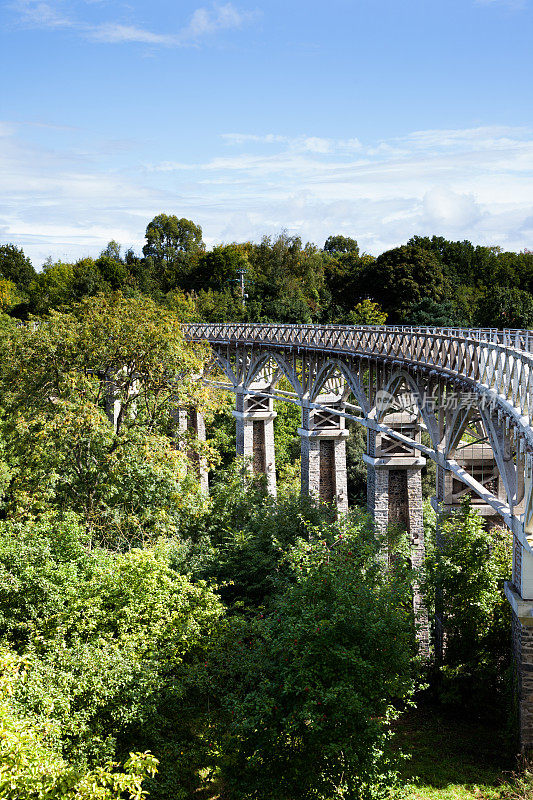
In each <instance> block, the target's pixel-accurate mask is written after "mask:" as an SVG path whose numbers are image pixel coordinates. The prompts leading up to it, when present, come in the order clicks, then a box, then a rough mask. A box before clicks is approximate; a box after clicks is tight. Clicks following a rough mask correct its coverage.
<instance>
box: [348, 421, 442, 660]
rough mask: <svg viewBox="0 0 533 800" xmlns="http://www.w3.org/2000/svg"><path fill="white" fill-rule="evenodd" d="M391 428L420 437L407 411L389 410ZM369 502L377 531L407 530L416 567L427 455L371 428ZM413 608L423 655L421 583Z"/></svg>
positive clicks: (425, 631) (425, 623)
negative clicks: (423, 469) (396, 527)
mask: <svg viewBox="0 0 533 800" xmlns="http://www.w3.org/2000/svg"><path fill="white" fill-rule="evenodd" d="M384 424H385V425H387V426H388V427H389V428H392V429H398V430H401V432H402V434H404V435H405V436H408V437H409V438H410V439H413V440H414V441H419V440H420V426H419V424H418V420H417V418H416V416H415V415H413V414H410V413H408V412H402V413H399V414H390V415H388V416H387V417H386V418H385V419H384ZM363 460H364V461H365V463H366V464H367V467H368V482H367V503H368V511H369V513H370V514H371V516H372V518H373V520H374V526H375V529H376V531H377V532H378V533H380V534H381V535H384V536H385V535H386V534H387V531H388V528H389V526H391V525H397V526H399V527H401V528H402V529H404V530H406V531H407V533H408V534H409V539H410V543H411V564H412V566H413V567H414V568H415V569H416V568H419V567H420V566H422V564H423V561H424V558H425V547H424V519H423V506H422V467H423V466H424V465H425V463H426V459H425V458H424V457H422V456H421V455H420V454H418V453H416V452H415V453H413V451H412V450H410V449H409V448H408V447H407V446H406V445H403V444H402V443H400V442H398V441H396V440H395V439H392V438H389V437H387V436H386V435H385V434H383V433H380V432H379V431H378V430H372V429H369V430H368V443H367V454H366V455H364V456H363ZM413 611H414V616H415V621H416V624H417V629H418V633H417V639H418V646H419V651H420V653H421V654H422V655H429V638H430V637H429V620H428V615H427V611H426V609H425V607H424V605H423V602H422V596H421V593H420V590H419V588H418V586H417V585H416V584H415V586H414V587H413Z"/></svg>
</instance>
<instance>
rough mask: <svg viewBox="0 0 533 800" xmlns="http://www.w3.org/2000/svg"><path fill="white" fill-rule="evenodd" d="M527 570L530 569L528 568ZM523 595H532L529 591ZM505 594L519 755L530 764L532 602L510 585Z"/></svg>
mask: <svg viewBox="0 0 533 800" xmlns="http://www.w3.org/2000/svg"><path fill="white" fill-rule="evenodd" d="M528 556H529V559H530V560H532V558H533V557H532V556H531V553H528ZM522 558H523V554H522ZM529 569H530V570H531V569H532V565H531V564H530V565H529ZM527 593H528V594H530V595H531V594H532V592H531V591H530V592H527ZM505 594H506V597H507V599H508V601H509V603H510V605H511V618H512V647H513V662H514V674H515V692H516V701H517V709H518V736H519V741H520V752H521V754H522V756H524V757H525V758H526V759H527V760H528V761H531V760H532V759H533V599H525V598H524V597H522V595H521V594H520V591H519V590H517V587H516V586H515V585H514V584H512V583H511V582H508V583H506V584H505Z"/></svg>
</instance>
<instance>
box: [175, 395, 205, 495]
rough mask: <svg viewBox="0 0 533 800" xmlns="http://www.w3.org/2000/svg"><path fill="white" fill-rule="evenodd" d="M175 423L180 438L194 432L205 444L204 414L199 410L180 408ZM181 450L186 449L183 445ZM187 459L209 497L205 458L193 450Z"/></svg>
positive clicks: (177, 410)
mask: <svg viewBox="0 0 533 800" xmlns="http://www.w3.org/2000/svg"><path fill="white" fill-rule="evenodd" d="M173 417H174V421H175V424H176V428H177V432H178V436H179V437H180V438H181V436H183V434H185V433H187V431H192V432H193V433H194V434H195V436H196V438H197V439H198V441H200V442H205V440H206V435H205V421H204V417H203V414H202V413H201V412H200V411H198V409H197V408H194V407H193V406H191V407H189V408H181V407H178V408H176V409H175V411H174V412H173ZM180 449H185V447H184V446H183V445H180ZM187 457H188V459H189V462H190V464H191V466H192V467H193V469H194V470H195V471H196V473H197V475H198V480H199V482H200V491H201V493H202V494H203V495H205V496H207V495H208V494H209V479H208V469H207V463H206V460H205V458H203V457H202V456H201V455H199V454H198V453H196V452H194V451H193V450H188V451H187Z"/></svg>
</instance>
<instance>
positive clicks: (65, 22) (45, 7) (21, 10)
mask: <svg viewBox="0 0 533 800" xmlns="http://www.w3.org/2000/svg"><path fill="white" fill-rule="evenodd" d="M85 2H91V0H85ZM95 2H98V0H92V3H93V4H94V3H95ZM63 5H64V2H62V1H61V0H55V2H49V3H45V2H40V0H15V2H14V3H13V4H12V5H11V8H12V9H13V10H14V11H15V12H16V14H17V17H18V21H19V23H20V24H21V25H24V26H28V27H37V28H48V29H57V28H72V29H74V30H76V31H77V32H78V34H79V35H80V36H82V37H83V38H86V39H89V40H91V41H95V42H102V43H107V44H124V43H139V44H148V45H156V46H165V47H184V46H187V45H193V44H197V43H199V42H200V41H201V40H202V39H205V38H206V37H210V36H213V35H215V34H216V33H218V32H221V31H224V30H236V29H239V28H242V27H243V26H244V25H245V24H247V23H248V22H250V21H251V20H253V19H254V18H255V17H256V16H257V12H251V11H243V10H240V9H238V8H236V7H235V6H234V5H233V4H232V3H225V4H224V5H216V4H215V5H213V6H212V7H210V8H206V7H202V8H197V9H196V10H195V11H194V12H193V14H192V15H191V18H190V20H189V22H188V23H187V24H185V25H184V27H183V28H181V30H177V31H176V32H174V33H158V32H154V31H151V30H148V29H146V28H145V27H143V26H140V25H135V24H131V23H124V22H117V21H107V22H102V23H99V24H96V25H95V24H89V23H87V22H85V21H84V20H83V19H80V18H77V17H76V16H75V8H74V4H72V3H71V4H67V8H68V9H69V14H67V13H64V12H63V10H62V8H63Z"/></svg>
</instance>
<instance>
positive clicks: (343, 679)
mask: <svg viewBox="0 0 533 800" xmlns="http://www.w3.org/2000/svg"><path fill="white" fill-rule="evenodd" d="M308 536H309V539H308V541H300V542H298V543H297V544H296V546H295V547H294V549H293V550H292V551H291V553H290V556H289V561H290V566H291V568H292V570H293V575H294V577H293V581H294V582H293V583H292V584H291V585H289V586H287V588H286V590H285V591H283V592H281V593H279V594H278V595H277V596H276V597H275V599H274V600H273V601H272V603H271V604H270V605H269V607H268V608H267V609H266V610H265V611H264V612H263V613H260V614H258V615H256V616H255V617H254V618H252V619H251V620H250V621H238V622H236V623H235V624H234V626H233V627H232V628H231V629H230V632H229V635H228V638H227V642H226V644H225V646H223V647H222V648H221V652H220V655H219V657H218V662H217V663H216V664H215V665H214V673H215V674H214V678H213V681H214V683H215V685H216V686H217V687H218V688H217V691H218V692H219V693H220V702H221V705H222V711H223V712H224V713H223V715H222V717H221V719H220V723H219V725H220V732H219V735H220V737H221V740H222V746H223V751H224V761H223V762H222V763H223V775H224V778H225V781H226V785H227V787H228V791H229V795H230V797H236V798H237V797H238V798H239V799H242V800H245V798H256V799H257V800H260V799H261V798H264V799H265V800H267V799H268V800H289V798H290V800H296V799H297V798H330V797H333V796H335V797H339V798H341V797H342V798H357V799H359V798H361V799H362V798H364V799H365V800H366V798H377V797H383V798H385V797H389V796H390V794H389V793H390V786H391V780H392V778H393V776H392V774H391V771H390V770H389V769H388V767H389V766H390V765H388V764H387V761H386V759H385V758H384V757H383V748H384V745H385V742H386V740H387V737H388V732H389V723H390V721H391V719H393V718H394V717H395V716H396V714H397V712H396V711H395V707H394V701H396V702H397V701H398V700H400V699H401V700H403V701H405V700H406V699H408V698H409V696H410V694H411V692H412V679H411V676H410V641H411V639H410V637H411V634H410V620H409V615H408V614H407V613H406V612H405V611H403V610H402V608H404V607H405V605H404V604H405V602H406V589H405V586H403V585H401V583H396V582H395V581H394V580H392V579H391V578H390V576H387V575H386V574H385V573H384V572H383V567H382V566H380V562H379V558H378V552H377V547H376V542H375V540H374V539H373V536H372V533H371V530H370V526H369V525H368V523H367V522H365V521H364V520H362V519H355V520H353V519H352V521H351V523H350V522H349V523H348V524H347V525H346V526H345V527H344V528H343V532H342V533H340V531H339V529H337V528H336V527H335V526H333V527H332V528H328V527H327V526H326V527H324V526H321V527H320V529H318V530H312V529H311V530H310V531H309V532H308Z"/></svg>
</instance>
